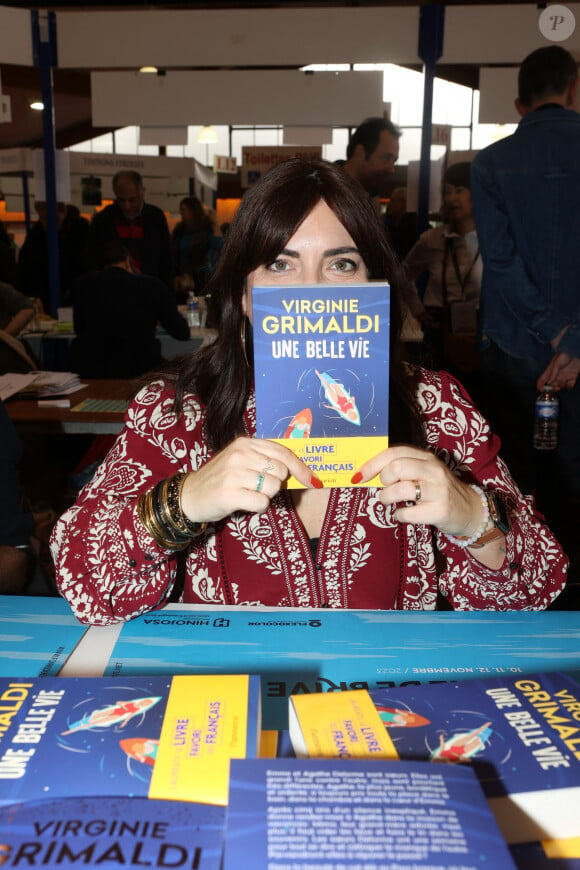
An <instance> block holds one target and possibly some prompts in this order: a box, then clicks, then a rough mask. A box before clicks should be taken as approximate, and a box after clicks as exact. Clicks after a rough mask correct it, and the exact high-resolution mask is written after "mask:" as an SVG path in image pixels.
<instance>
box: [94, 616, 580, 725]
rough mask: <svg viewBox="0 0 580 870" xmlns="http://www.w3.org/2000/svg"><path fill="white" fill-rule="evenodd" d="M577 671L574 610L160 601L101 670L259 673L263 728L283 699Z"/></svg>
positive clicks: (578, 636)
mask: <svg viewBox="0 0 580 870" xmlns="http://www.w3.org/2000/svg"><path fill="white" fill-rule="evenodd" d="M578 668H580V614H578V613H576V612H574V611H547V612H534V613H516V612H510V613H491V612H485V613H477V612H471V613H451V612H440V613H430V612H424V613H412V612H409V611H406V612H403V611H401V612H396V611H377V610H326V609H324V608H321V609H317V610H307V609H304V610H285V609H283V608H282V609H278V610H263V609H260V608H254V607H248V608H240V609H236V608H227V607H219V608H213V609H208V610H204V609H203V608H200V609H195V608H194V609H187V610H179V609H173V610H172V609H171V608H167V609H164V610H160V611H157V612H153V613H148V614H143V615H142V616H139V617H137V618H136V619H132V620H131V621H130V622H127V623H125V624H124V625H123V626H122V628H121V631H120V633H119V637H118V639H117V642H116V644H115V646H114V649H113V652H112V654H111V657H110V659H109V663H108V665H107V668H106V673H107V674H110V675H116V676H121V677H124V676H125V675H127V674H155V673H166V674H171V673H176V674H177V673H184V674H186V673H253V674H260V675H261V678H262V679H261V688H262V717H263V727H264V728H267V729H272V730H286V729H287V728H288V698H289V696H290V695H293V694H300V693H308V692H335V691H340V690H341V689H361V688H362V689H366V688H369V687H374V688H376V687H384V688H393V687H396V686H402V685H419V684H421V683H430V682H446V681H449V680H457V679H461V680H463V679H475V678H476V677H486V676H501V675H505V674H509V673H515V674H520V673H521V674H523V673H530V672H534V671H538V670H546V669H550V670H568V671H571V670H575V669H578Z"/></svg>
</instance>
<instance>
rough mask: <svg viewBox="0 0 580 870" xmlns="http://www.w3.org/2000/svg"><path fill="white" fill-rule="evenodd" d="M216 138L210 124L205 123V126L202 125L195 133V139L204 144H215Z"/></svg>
mask: <svg viewBox="0 0 580 870" xmlns="http://www.w3.org/2000/svg"><path fill="white" fill-rule="evenodd" d="M217 140H218V137H217V133H216V131H215V130H214V128H213V127H212V126H211V124H207V125H206V126H205V127H202V128H201V130H200V131H199V133H198V134H197V141H198V142H201V143H202V144H204V145H215V143H216V142H217Z"/></svg>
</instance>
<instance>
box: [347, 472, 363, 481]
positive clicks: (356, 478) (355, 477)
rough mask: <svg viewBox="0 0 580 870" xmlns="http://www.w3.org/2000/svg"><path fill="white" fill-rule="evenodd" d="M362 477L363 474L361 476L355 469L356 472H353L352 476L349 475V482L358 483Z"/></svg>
mask: <svg viewBox="0 0 580 870" xmlns="http://www.w3.org/2000/svg"><path fill="white" fill-rule="evenodd" d="M362 477H363V476H362V474H361V473H360V471H357V472H356V473H355V474H353V476H352V477H351V479H350V482H351V483H360V482H361V480H362Z"/></svg>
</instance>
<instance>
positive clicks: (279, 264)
mask: <svg viewBox="0 0 580 870" xmlns="http://www.w3.org/2000/svg"><path fill="white" fill-rule="evenodd" d="M268 269H270V270H271V271H272V272H286V270H287V269H289V265H288V263H287V262H286V260H274V262H273V263H270V265H269V266H268Z"/></svg>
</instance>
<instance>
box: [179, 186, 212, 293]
mask: <svg viewBox="0 0 580 870" xmlns="http://www.w3.org/2000/svg"><path fill="white" fill-rule="evenodd" d="M179 213H180V214H181V220H180V221H179V223H177V224H176V225H175V227H174V228H173V232H172V234H171V244H172V248H173V266H174V270H175V274H176V276H177V277H176V279H175V287H176V290H177V293H178V298H181V301H186V299H187V294H188V293H189V292H190V291H193V293H195V295H196V296H202V295H203V294H204V293H205V288H206V286H207V282H208V281H209V279H210V277H211V274H212V272H213V270H214V268H215V265H216V263H217V260H218V257H219V255H220V252H221V249H222V246H223V238H222V231H221V228H220V226H219V224H218V219H217V214H216V212H215V211H214V210H213V209H205V208H204V207H203V205H202V204H201V202H200V200H199V199H198V198H197V197H195V196H186V197H185V198H184V199H182V200H181V202H180V204H179Z"/></svg>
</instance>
